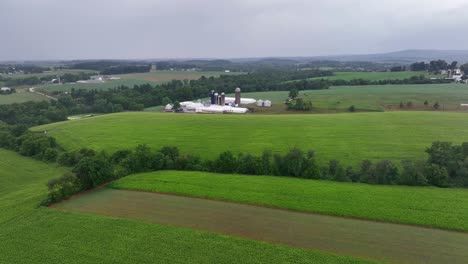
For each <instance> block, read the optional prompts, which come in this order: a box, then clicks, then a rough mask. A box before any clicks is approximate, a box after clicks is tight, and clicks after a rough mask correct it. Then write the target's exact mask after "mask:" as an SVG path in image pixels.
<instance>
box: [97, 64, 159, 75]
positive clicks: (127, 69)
mask: <svg viewBox="0 0 468 264" xmlns="http://www.w3.org/2000/svg"><path fill="white" fill-rule="evenodd" d="M150 69H151V65H146V66H145V65H144V66H138V65H122V66H113V67H108V68H105V69H104V70H102V71H101V74H104V75H111V74H125V73H142V72H149V71H150Z"/></svg>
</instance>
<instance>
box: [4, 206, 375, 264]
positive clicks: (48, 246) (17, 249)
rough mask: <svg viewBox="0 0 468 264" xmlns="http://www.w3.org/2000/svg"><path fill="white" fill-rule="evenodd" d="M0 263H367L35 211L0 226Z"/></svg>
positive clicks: (170, 229)
mask: <svg viewBox="0 0 468 264" xmlns="http://www.w3.org/2000/svg"><path fill="white" fill-rule="evenodd" d="M0 228H1V232H0V256H1V262H2V263H49V264H50V263H77V264H78V263H369V262H367V261H364V260H358V259H355V258H351V257H341V256H336V255H331V254H325V253H320V252H316V251H308V250H301V249H295V248H288V247H283V246H278V245H273V244H267V243H262V242H257V241H253V240H245V239H239V238H233V237H229V236H224V235H217V234H213V233H207V232H199V231H194V230H190V229H184V228H176V227H171V226H164V225H156V224H149V223H144V222H136V221H130V220H125V219H117V218H109V217H102V216H95V215H83V214H77V213H65V212H60V211H58V210H54V209H38V210H35V211H34V212H31V213H29V214H27V215H25V216H23V217H21V218H18V219H15V221H14V222H13V221H12V222H9V223H6V224H3V225H2V224H0Z"/></svg>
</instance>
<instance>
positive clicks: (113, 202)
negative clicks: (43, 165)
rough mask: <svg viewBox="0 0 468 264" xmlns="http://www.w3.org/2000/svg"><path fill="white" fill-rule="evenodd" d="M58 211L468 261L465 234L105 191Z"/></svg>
mask: <svg viewBox="0 0 468 264" xmlns="http://www.w3.org/2000/svg"><path fill="white" fill-rule="evenodd" d="M56 208H57V209H60V210H66V211H78V212H83V213H91V214H102V215H107V216H114V217H123V218H128V219H137V220H143V221H148V222H153V223H157V224H164V225H175V226H183V227H189V228H192V229H198V230H208V231H211V232H216V233H222V234H227V235H234V236H240V237H246V238H251V239H256V240H263V241H267V242H272V243H279V244H285V245H289V246H294V247H299V248H310V249H318V250H322V251H325V252H332V253H335V254H345V255H352V256H356V257H362V258H368V259H374V260H378V261H384V262H388V263H416V262H424V263H464V262H465V260H466V259H467V258H468V251H467V250H466V245H467V244H468V233H458V232H450V231H443V230H435V229H427V228H421V227H411V226H402V225H395V224H388V223H376V222H369V221H363V220H356V219H345V218H339V217H331V216H323V215H314V214H305V213H299V212H290V211H284V210H278V209H271V208H262V207H255V206H251V205H243V204H235V203H228V202H220V201H212V200H204V199H194V198H188V197H179V196H172V195H163V194H154V193H145V192H135V191H126V190H109V189H105V190H98V191H96V192H92V193H89V194H87V195H83V196H79V197H77V198H75V199H71V200H70V201H68V202H64V203H61V204H58V205H57V206H56ZM441 241H443V245H441V244H440V242H441Z"/></svg>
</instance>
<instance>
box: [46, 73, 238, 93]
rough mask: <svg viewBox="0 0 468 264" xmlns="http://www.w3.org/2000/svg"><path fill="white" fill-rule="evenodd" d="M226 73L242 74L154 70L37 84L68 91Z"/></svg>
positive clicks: (51, 89) (131, 85)
mask: <svg viewBox="0 0 468 264" xmlns="http://www.w3.org/2000/svg"><path fill="white" fill-rule="evenodd" d="M228 74H242V73H235V72H234V73H225V72H212V71H155V72H147V73H131V74H119V75H112V76H116V77H120V78H121V79H120V80H111V81H106V82H103V83H68V84H49V85H43V86H38V87H37V88H38V89H41V90H44V91H47V92H56V91H60V92H69V91H71V89H72V88H75V89H85V90H99V89H104V90H107V89H111V88H116V87H118V86H127V87H133V86H134V85H142V84H147V83H149V84H151V85H155V84H162V83H167V82H170V81H172V80H197V79H200V78H201V77H202V76H205V77H207V78H209V77H218V76H220V75H228Z"/></svg>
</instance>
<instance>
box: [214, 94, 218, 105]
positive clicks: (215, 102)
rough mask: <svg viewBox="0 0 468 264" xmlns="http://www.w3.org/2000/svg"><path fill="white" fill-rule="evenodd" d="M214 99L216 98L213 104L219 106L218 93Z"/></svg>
mask: <svg viewBox="0 0 468 264" xmlns="http://www.w3.org/2000/svg"><path fill="white" fill-rule="evenodd" d="M213 97H214V102H213V104H218V93H215V94H214V96H213Z"/></svg>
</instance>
